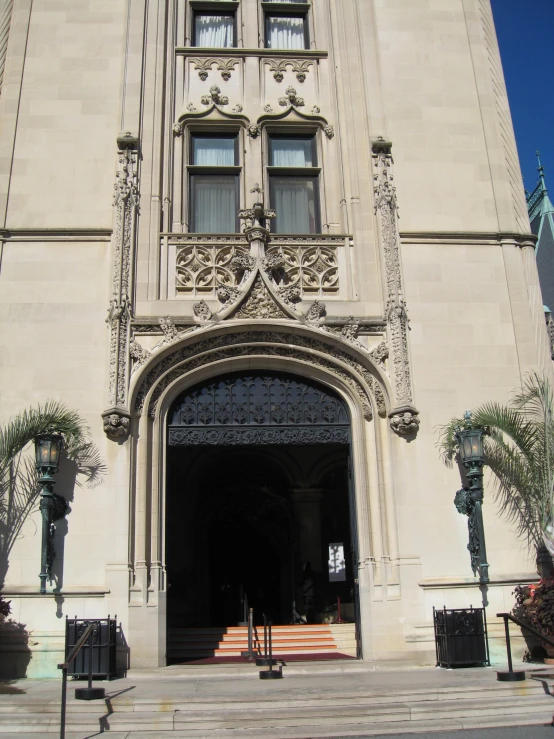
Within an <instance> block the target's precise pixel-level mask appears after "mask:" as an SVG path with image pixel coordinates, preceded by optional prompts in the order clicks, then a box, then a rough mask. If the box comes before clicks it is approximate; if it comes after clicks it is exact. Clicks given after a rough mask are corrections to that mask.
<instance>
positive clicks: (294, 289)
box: [279, 285, 302, 306]
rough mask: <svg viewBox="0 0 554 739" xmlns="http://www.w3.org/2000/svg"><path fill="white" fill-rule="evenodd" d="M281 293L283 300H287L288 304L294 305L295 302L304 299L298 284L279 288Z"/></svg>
mask: <svg viewBox="0 0 554 739" xmlns="http://www.w3.org/2000/svg"><path fill="white" fill-rule="evenodd" d="M279 295H280V296H281V298H282V300H284V301H285V303H287V304H288V305H291V306H294V304H295V303H298V302H300V300H302V295H301V293H300V288H299V287H298V285H288V286H287V287H282V288H281V289H280V290H279Z"/></svg>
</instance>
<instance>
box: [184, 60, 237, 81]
mask: <svg viewBox="0 0 554 739" xmlns="http://www.w3.org/2000/svg"><path fill="white" fill-rule="evenodd" d="M190 61H191V63H192V64H194V69H195V70H197V71H198V76H199V77H200V79H201V80H202V82H205V81H206V80H207V79H208V73H209V72H210V71H211V69H212V67H213V66H214V64H216V65H217V69H218V70H219V71H220V72H221V76H222V78H223V79H224V80H225V81H226V82H227V80H230V79H231V73H232V72H234V70H235V67H236V66H237V64H239V60H238V59H225V58H221V57H209V58H207V59H197V58H196V57H195V58H193V59H191V60H190Z"/></svg>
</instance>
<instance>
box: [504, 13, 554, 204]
mask: <svg viewBox="0 0 554 739" xmlns="http://www.w3.org/2000/svg"><path fill="white" fill-rule="evenodd" d="M491 2H492V9H493V13H494V20H495V24H496V33H497V36H498V43H499V45H500V53H501V55H502V66H503V67H504V76H505V78H506V85H507V87H508V96H509V98H510V108H511V111H512V119H513V122H514V128H515V133H516V140H517V146H518V151H519V161H520V163H521V169H522V172H523V178H524V181H525V187H526V188H527V189H528V190H532V189H533V188H534V187H535V185H536V183H537V160H536V158H535V151H536V150H537V149H538V150H539V151H540V153H541V160H542V163H543V166H544V167H545V170H546V181H547V185H549V186H550V187H549V190H550V194H551V196H552V195H554V0H491Z"/></svg>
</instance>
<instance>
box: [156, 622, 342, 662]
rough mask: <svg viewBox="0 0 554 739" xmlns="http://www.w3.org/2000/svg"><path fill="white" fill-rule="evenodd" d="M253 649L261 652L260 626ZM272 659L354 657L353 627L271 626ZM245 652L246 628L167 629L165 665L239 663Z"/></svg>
mask: <svg viewBox="0 0 554 739" xmlns="http://www.w3.org/2000/svg"><path fill="white" fill-rule="evenodd" d="M254 636H255V638H254V648H255V651H256V652H257V653H259V654H262V653H263V649H264V630H263V626H258V627H257V629H256V631H255V635H254ZM272 637H273V638H272V642H273V655H274V657H276V658H277V659H286V658H294V660H295V661H297V660H299V659H301V658H303V659H305V661H310V660H313V659H318V660H320V659H325V658H327V659H337V658H338V659H340V658H342V659H344V658H345V657H350V658H355V657H356V629H355V625H354V624H330V625H326V624H314V625H312V624H295V625H291V626H273V628H272ZM247 649H248V628H247V627H246V626H228V627H227V628H222V629H170V631H169V640H168V652H167V660H168V664H180V663H183V662H195V661H196V662H199V661H200V662H201V661H204V662H211V663H212V664H216V663H217V662H218V661H221V662H229V661H241V652H244V651H246V650H247Z"/></svg>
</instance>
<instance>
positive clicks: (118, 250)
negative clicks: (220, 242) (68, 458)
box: [102, 133, 139, 438]
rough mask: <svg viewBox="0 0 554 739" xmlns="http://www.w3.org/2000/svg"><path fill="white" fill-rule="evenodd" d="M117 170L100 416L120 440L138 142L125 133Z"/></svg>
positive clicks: (124, 425)
mask: <svg viewBox="0 0 554 739" xmlns="http://www.w3.org/2000/svg"><path fill="white" fill-rule="evenodd" d="M117 143H118V169H117V173H116V179H115V186H114V208H115V225H114V231H113V236H112V259H113V262H112V291H111V292H112V294H111V298H110V305H109V309H108V317H107V319H106V322H107V324H108V328H109V331H110V351H109V368H108V406H109V410H108V411H105V412H104V413H103V414H102V417H103V418H104V431H105V432H106V434H107V435H108V436H109V437H110V438H121V437H122V436H125V435H126V434H127V433H128V431H129V414H128V413H126V411H125V408H126V405H127V388H128V384H129V364H130V362H129V352H130V333H131V318H132V311H131V303H130V297H129V296H130V294H131V274H132V270H131V262H132V258H133V239H134V231H135V220H136V214H137V207H138V201H139V193H138V186H137V159H138V139H137V138H136V137H135V136H133V135H132V134H130V133H125V134H124V135H121V136H119V137H118V139H117Z"/></svg>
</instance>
